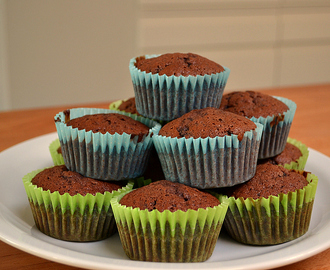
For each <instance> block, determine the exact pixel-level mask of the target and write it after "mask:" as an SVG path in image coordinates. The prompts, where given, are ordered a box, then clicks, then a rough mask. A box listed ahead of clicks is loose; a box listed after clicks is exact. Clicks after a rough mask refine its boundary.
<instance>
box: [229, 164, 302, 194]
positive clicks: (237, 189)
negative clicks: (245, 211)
mask: <svg viewBox="0 0 330 270" xmlns="http://www.w3.org/2000/svg"><path fill="white" fill-rule="evenodd" d="M307 184H308V181H307V180H306V178H305V177H304V176H303V175H302V174H299V173H297V172H295V171H293V170H287V169H285V168H284V167H281V166H277V165H274V164H270V163H265V164H260V165H257V169H256V173H255V175H254V176H253V177H252V178H251V179H250V180H249V181H247V182H245V183H243V184H239V185H237V186H234V187H231V188H228V193H227V195H228V196H234V197H235V198H239V197H243V198H244V199H246V198H248V197H252V198H253V199H258V198H261V197H264V198H268V197H269V196H270V195H274V196H277V195H278V194H280V193H284V194H287V193H288V192H290V191H292V192H294V191H295V190H297V189H302V188H303V187H304V186H306V185H307Z"/></svg>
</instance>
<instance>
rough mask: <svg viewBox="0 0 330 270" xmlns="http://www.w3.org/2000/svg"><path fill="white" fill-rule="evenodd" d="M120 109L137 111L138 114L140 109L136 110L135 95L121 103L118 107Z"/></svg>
mask: <svg viewBox="0 0 330 270" xmlns="http://www.w3.org/2000/svg"><path fill="white" fill-rule="evenodd" d="M118 109H119V110H120V111H124V112H128V113H135V114H138V115H140V114H139V113H138V111H137V110H136V105H135V97H131V98H129V99H127V100H125V101H123V102H122V104H120V106H119V107H118Z"/></svg>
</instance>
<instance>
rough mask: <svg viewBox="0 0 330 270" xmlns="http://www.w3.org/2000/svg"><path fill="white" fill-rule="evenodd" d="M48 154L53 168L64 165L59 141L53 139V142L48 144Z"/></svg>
mask: <svg viewBox="0 0 330 270" xmlns="http://www.w3.org/2000/svg"><path fill="white" fill-rule="evenodd" d="M48 148H49V153H50V156H51V158H52V160H53V164H54V165H55V166H57V165H63V164H64V159H63V155H62V149H61V144H60V141H59V139H58V138H57V139H55V140H54V141H52V142H51V143H50V144H49V147H48Z"/></svg>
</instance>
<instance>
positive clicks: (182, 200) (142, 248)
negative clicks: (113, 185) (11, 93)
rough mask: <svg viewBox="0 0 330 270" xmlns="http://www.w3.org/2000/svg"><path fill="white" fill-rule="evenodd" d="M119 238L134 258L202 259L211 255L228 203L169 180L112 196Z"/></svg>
mask: <svg viewBox="0 0 330 270" xmlns="http://www.w3.org/2000/svg"><path fill="white" fill-rule="evenodd" d="M111 206H112V209H113V212H114V216H115V220H116V224H117V228H118V232H119V236H120V239H121V243H122V246H123V249H124V251H125V253H126V255H127V256H128V257H129V258H130V259H132V260H140V261H153V262H202V261H205V260H207V259H208V258H209V257H210V256H211V255H212V253H213V250H214V247H215V245H216V242H217V240H218V237H219V234H220V230H221V227H222V223H223V220H224V218H225V215H226V211H227V207H228V204H227V203H226V202H225V201H223V202H222V203H221V204H220V202H219V200H218V199H217V198H216V197H214V196H213V195H211V194H209V193H206V192H202V191H200V190H197V189H195V188H191V187H188V186H185V185H183V184H180V183H173V182H170V181H167V180H161V181H157V182H153V183H151V184H149V185H147V186H144V187H141V188H138V189H134V190H133V191H132V192H130V191H128V192H126V193H123V194H121V195H119V196H118V197H116V198H113V199H112V200H111Z"/></svg>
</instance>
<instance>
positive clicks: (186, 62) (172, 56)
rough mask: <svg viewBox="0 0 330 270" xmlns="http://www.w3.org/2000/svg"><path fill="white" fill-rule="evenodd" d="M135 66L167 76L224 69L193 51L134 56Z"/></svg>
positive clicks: (195, 74) (221, 70)
mask: <svg viewBox="0 0 330 270" xmlns="http://www.w3.org/2000/svg"><path fill="white" fill-rule="evenodd" d="M135 66H136V67H137V68H138V69H139V70H141V71H145V72H147V73H149V72H150V73H152V74H158V75H164V74H166V75H167V76H171V75H174V76H189V75H191V76H197V75H201V76H203V75H206V74H208V75H211V74H215V73H220V72H223V71H224V70H225V69H224V68H223V67H222V66H221V65H219V64H218V63H215V62H213V61H212V60H209V59H207V58H205V57H203V56H200V55H198V54H194V53H166V54H162V55H160V56H157V57H153V58H146V57H145V56H141V57H138V58H136V63H135Z"/></svg>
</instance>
